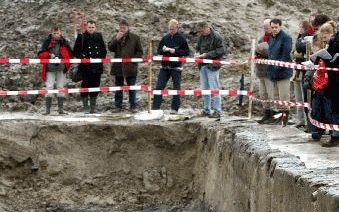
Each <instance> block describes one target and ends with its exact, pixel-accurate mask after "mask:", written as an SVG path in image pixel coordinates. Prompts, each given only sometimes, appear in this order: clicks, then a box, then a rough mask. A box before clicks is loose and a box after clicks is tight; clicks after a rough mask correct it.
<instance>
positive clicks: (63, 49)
mask: <svg viewBox="0 0 339 212" xmlns="http://www.w3.org/2000/svg"><path fill="white" fill-rule="evenodd" d="M59 43H60V48H59V51H60V55H61V58H60V59H70V58H72V49H71V47H70V45H69V43H68V41H67V40H66V39H65V38H63V37H61V40H60V41H59ZM54 46H55V42H54V41H52V35H51V34H50V35H49V36H48V38H47V39H46V40H45V41H44V42H43V44H42V46H41V50H40V51H39V52H38V57H39V59H50V55H51V52H50V51H51V49H52V48H53V47H54ZM70 66H71V64H70V63H65V67H66V69H65V71H64V72H67V71H68V70H69V68H70ZM46 75H47V63H44V64H43V65H42V71H41V79H42V80H43V81H46Z"/></svg>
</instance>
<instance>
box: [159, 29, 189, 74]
mask: <svg viewBox="0 0 339 212" xmlns="http://www.w3.org/2000/svg"><path fill="white" fill-rule="evenodd" d="M164 46H166V47H169V48H174V49H175V52H174V54H171V53H170V52H164V51H163V50H162V48H163V47H164ZM158 54H160V55H163V56H167V57H185V56H188V55H189V54H190V49H189V47H188V44H187V41H186V38H184V36H183V35H182V34H180V33H179V32H177V33H175V34H174V35H173V36H172V35H171V34H170V33H168V34H166V35H165V36H164V37H163V38H162V39H161V41H160V42H159V45H158ZM161 65H162V67H170V68H178V67H181V63H180V62H167V61H163V62H161Z"/></svg>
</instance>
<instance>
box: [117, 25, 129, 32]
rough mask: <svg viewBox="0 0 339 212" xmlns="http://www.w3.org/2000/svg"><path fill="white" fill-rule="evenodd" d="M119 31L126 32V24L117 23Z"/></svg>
mask: <svg viewBox="0 0 339 212" xmlns="http://www.w3.org/2000/svg"><path fill="white" fill-rule="evenodd" d="M119 32H122V33H124V34H126V33H127V32H128V26H127V25H123V24H121V25H119Z"/></svg>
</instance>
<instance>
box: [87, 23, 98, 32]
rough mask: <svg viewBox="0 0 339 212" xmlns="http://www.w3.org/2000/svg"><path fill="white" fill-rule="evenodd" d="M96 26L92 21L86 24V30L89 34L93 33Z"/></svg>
mask: <svg viewBox="0 0 339 212" xmlns="http://www.w3.org/2000/svg"><path fill="white" fill-rule="evenodd" d="M96 29H97V28H96V26H95V24H94V23H93V24H92V23H88V24H87V26H86V30H87V32H88V33H89V34H93V33H94V32H95V31H96Z"/></svg>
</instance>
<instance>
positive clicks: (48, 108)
mask: <svg viewBox="0 0 339 212" xmlns="http://www.w3.org/2000/svg"><path fill="white" fill-rule="evenodd" d="M51 106H52V97H46V112H45V113H43V114H42V115H48V114H50V113H51Z"/></svg>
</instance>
